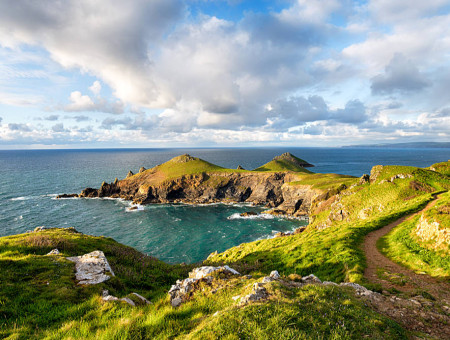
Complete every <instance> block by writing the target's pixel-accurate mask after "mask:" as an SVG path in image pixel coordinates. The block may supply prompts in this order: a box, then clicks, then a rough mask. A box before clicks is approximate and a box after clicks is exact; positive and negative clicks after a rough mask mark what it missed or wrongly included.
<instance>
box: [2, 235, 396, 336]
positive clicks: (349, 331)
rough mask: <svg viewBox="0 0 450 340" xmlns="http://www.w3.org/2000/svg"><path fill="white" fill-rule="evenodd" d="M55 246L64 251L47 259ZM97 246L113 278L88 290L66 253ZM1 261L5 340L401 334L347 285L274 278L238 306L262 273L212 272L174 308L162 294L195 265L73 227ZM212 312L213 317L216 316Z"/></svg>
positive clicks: (6, 252)
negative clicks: (133, 296)
mask: <svg viewBox="0 0 450 340" xmlns="http://www.w3.org/2000/svg"><path fill="white" fill-rule="evenodd" d="M54 247H58V249H60V250H61V251H62V252H63V254H62V255H52V256H48V255H45V254H46V253H47V252H48V251H50V250H51V249H53V248H54ZM93 250H102V251H104V252H105V255H106V256H107V258H108V260H109V262H110V264H111V267H112V268H113V270H114V272H115V274H116V277H113V278H111V279H110V280H108V281H106V282H104V283H101V284H98V285H94V286H78V285H76V284H75V281H74V264H73V263H72V262H69V261H68V260H66V259H65V258H64V256H73V255H81V254H84V253H87V252H90V251H93ZM0 263H1V268H2V270H1V271H0V337H1V338H9V339H41V338H49V339H61V338H64V339H74V338H82V339H124V338H131V339H141V338H146V339H167V338H175V337H178V338H184V337H186V336H188V335H189V337H190V338H194V339H196V338H215V335H214V334H215V333H214V330H215V329H216V328H215V327H216V324H220V327H219V328H218V330H219V331H220V332H221V333H223V335H226V334H229V335H231V334H233V333H235V334H247V336H249V337H253V336H259V335H260V336H263V335H267V336H268V337H269V338H280V339H281V338H283V337H284V338H287V337H295V338H298V337H303V336H304V335H305V334H308V336H309V337H311V338H315V337H316V336H317V335H318V336H319V337H328V335H329V334H332V335H333V336H334V337H335V338H348V337H355V338H359V337H362V336H363V335H368V336H370V337H371V338H385V336H387V337H388V338H390V337H392V338H395V337H396V336H397V337H398V336H402V335H403V334H404V333H403V330H402V329H401V328H400V327H399V326H398V325H397V324H396V323H394V322H392V321H390V320H389V319H387V318H385V317H382V316H380V315H379V314H377V313H375V312H373V311H372V310H371V309H369V308H367V307H366V306H364V305H363V303H362V302H360V301H358V300H357V299H355V298H354V297H353V295H352V293H351V289H348V288H344V287H332V286H325V287H319V286H306V287H304V288H301V289H297V288H286V287H284V286H281V285H279V284H278V283H274V284H271V286H270V287H268V291H269V293H270V294H271V296H272V299H271V300H270V301H269V302H267V303H263V304H256V305H251V306H248V307H244V308H242V307H238V306H237V305H236V302H235V301H234V300H233V299H232V298H231V297H232V296H235V295H243V294H247V293H248V292H249V288H248V287H251V286H252V284H253V283H254V282H256V281H257V280H260V279H261V277H260V276H258V275H255V277H254V278H253V279H243V278H240V277H235V278H231V279H228V280H225V279H221V278H220V277H217V278H216V280H215V281H214V284H213V286H207V285H205V286H204V287H203V289H200V290H198V291H197V292H196V293H195V296H194V298H193V299H191V300H190V301H188V302H186V303H185V304H183V305H182V306H181V307H179V308H176V309H175V308H172V307H171V306H170V304H169V301H168V298H167V291H168V289H169V287H170V284H172V283H175V281H176V279H179V278H183V277H186V276H187V272H188V271H189V270H190V269H192V266H170V265H166V264H164V263H162V262H160V261H158V260H156V259H154V258H151V257H148V256H145V255H143V254H140V253H138V252H137V251H135V250H133V249H132V248H129V247H126V246H123V245H120V244H118V243H117V242H115V241H114V240H112V239H110V238H104V237H93V236H87V235H82V234H78V233H75V232H72V231H70V230H63V229H52V230H46V231H42V232H38V233H30V234H21V235H15V236H9V237H3V238H0ZM103 289H108V290H109V291H110V294H112V295H114V296H118V297H123V296H125V295H127V294H129V293H130V292H133V291H134V292H138V293H140V294H142V295H143V296H145V297H147V298H149V299H151V300H152V302H153V303H152V304H151V305H147V306H140V307H131V306H129V305H127V304H126V303H123V302H120V301H117V302H104V301H102V299H101V292H102V290H103ZM213 289H214V290H213ZM216 312H219V314H218V315H214V314H215V313H216ZM256 315H258V318H257V319H254V317H256ZM239 320H241V321H243V323H240V322H239ZM252 320H253V321H252ZM258 320H265V322H259V321H258ZM278 333H279V334H280V337H279V336H278V335H277V334H278Z"/></svg>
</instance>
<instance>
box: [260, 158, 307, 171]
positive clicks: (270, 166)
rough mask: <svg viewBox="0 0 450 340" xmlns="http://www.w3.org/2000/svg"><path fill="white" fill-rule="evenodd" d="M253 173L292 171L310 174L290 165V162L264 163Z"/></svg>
mask: <svg viewBox="0 0 450 340" xmlns="http://www.w3.org/2000/svg"><path fill="white" fill-rule="evenodd" d="M253 171H274V172H279V171H294V172H304V173H308V174H310V173H312V172H311V171H309V170H307V169H305V168H304V167H302V166H298V165H295V164H292V163H291V162H289V161H286V160H272V161H270V162H269V163H266V164H264V165H263V166H260V167H259V168H256V169H255V170H253Z"/></svg>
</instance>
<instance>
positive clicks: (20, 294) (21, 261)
mask: <svg viewBox="0 0 450 340" xmlns="http://www.w3.org/2000/svg"><path fill="white" fill-rule="evenodd" d="M54 248H58V249H59V250H60V251H61V252H62V256H61V255H55V256H46V255H45V254H47V253H48V252H49V251H50V250H52V249H54ZM94 250H102V251H103V252H104V253H105V255H106V257H107V258H108V261H109V262H110V264H111V266H112V268H113V270H114V272H115V274H116V276H115V277H113V278H111V279H110V280H108V281H106V282H105V283H102V284H99V285H95V286H86V287H80V286H77V285H75V283H74V279H75V277H74V264H73V263H72V262H70V261H68V260H66V259H65V258H64V257H65V256H77V255H82V254H85V253H88V252H91V251H94ZM0 267H1V270H0V338H4V337H7V336H13V335H14V334H16V335H17V336H18V335H20V338H23V339H28V338H31V337H33V336H36V337H38V338H39V337H41V336H40V335H42V332H43V331H44V330H46V329H49V328H52V329H53V328H58V327H60V326H61V325H62V324H64V323H66V322H67V320H74V319H79V318H84V317H87V316H88V315H91V316H90V318H92V317H94V316H95V315H96V314H99V313H101V309H102V307H101V305H99V304H98V300H99V299H98V296H100V295H101V292H102V290H103V289H108V290H109V291H110V293H111V294H113V295H115V296H120V297H122V296H125V295H127V294H129V293H131V292H137V293H140V294H142V295H143V296H145V297H147V298H156V297H159V296H161V295H165V293H166V292H167V289H168V288H169V287H170V285H171V284H172V283H173V282H175V281H176V280H177V279H178V278H179V277H183V276H185V275H186V274H187V272H188V271H189V269H190V267H188V266H186V267H182V266H179V265H176V266H171V265H168V264H165V263H164V262H161V261H159V260H157V259H155V258H152V257H149V256H146V255H144V254H141V253H139V252H138V251H136V250H134V249H133V248H131V247H127V246H124V245H121V244H119V243H117V242H115V241H114V240H112V239H110V238H104V237H93V236H87V235H83V234H79V233H76V232H72V231H70V230H61V229H57V230H47V231H42V232H39V233H29V234H21V235H14V236H8V237H2V238H0ZM94 297H96V298H94ZM13 338H14V336H13Z"/></svg>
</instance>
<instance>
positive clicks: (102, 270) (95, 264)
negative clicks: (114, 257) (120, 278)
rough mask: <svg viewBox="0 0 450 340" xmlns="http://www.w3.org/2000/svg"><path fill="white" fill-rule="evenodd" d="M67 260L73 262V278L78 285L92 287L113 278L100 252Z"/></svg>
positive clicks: (112, 273) (106, 261) (96, 251)
mask: <svg viewBox="0 0 450 340" xmlns="http://www.w3.org/2000/svg"><path fill="white" fill-rule="evenodd" d="M67 260H69V261H72V262H75V270H76V272H75V277H76V280H77V281H78V284H80V285H94V284H98V283H101V282H104V281H106V280H109V279H110V277H111V276H115V275H114V272H113V271H112V269H111V267H110V265H109V263H108V260H107V259H106V257H105V254H104V253H103V252H102V251H100V250H95V251H93V252H91V253H88V254H85V255H81V256H73V257H67Z"/></svg>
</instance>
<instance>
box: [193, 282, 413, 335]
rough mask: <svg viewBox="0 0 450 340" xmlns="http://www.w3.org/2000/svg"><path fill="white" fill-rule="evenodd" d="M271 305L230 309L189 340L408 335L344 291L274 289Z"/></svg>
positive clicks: (277, 287)
mask: <svg viewBox="0 0 450 340" xmlns="http://www.w3.org/2000/svg"><path fill="white" fill-rule="evenodd" d="M271 293H272V294H273V296H274V297H276V298H273V299H272V300H271V301H270V302H269V303H265V304H254V305H249V306H245V307H241V308H239V307H233V308H229V309H227V310H225V311H223V312H221V313H220V314H219V316H217V317H215V318H207V319H206V320H205V321H203V322H202V323H201V324H200V326H199V327H198V328H197V329H196V330H195V332H193V333H192V335H190V336H189V337H188V339H197V338H200V339H216V338H226V339H356V338H359V339H360V338H364V337H367V338H370V339H398V338H404V337H406V334H405V332H404V331H403V330H402V329H401V328H400V327H398V325H397V324H396V323H394V322H392V321H390V320H389V319H386V318H384V317H382V316H381V315H379V314H377V313H375V312H373V311H372V310H370V309H368V308H366V307H364V306H363V304H362V303H361V301H359V300H356V299H355V298H354V296H353V295H352V294H351V291H349V290H346V289H343V288H341V287H323V286H306V287H304V288H302V289H292V288H286V287H283V286H281V285H280V284H272V287H271Z"/></svg>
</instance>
